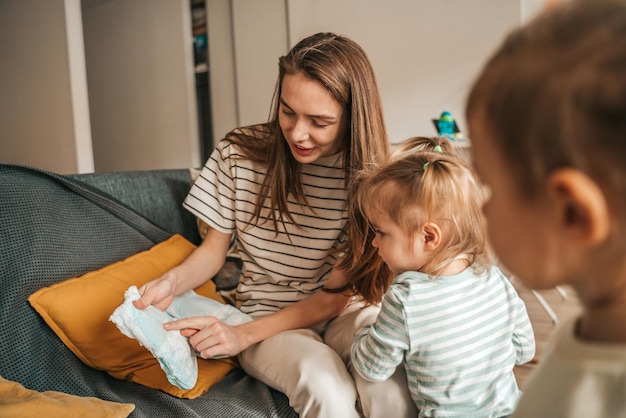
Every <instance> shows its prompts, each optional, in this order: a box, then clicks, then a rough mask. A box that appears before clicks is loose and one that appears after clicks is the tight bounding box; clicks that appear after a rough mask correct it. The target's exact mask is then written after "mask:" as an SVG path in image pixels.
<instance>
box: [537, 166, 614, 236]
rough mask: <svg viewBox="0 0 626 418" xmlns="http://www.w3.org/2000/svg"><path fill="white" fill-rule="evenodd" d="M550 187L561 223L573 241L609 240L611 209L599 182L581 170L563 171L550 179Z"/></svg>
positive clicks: (549, 192)
mask: <svg viewBox="0 0 626 418" xmlns="http://www.w3.org/2000/svg"><path fill="white" fill-rule="evenodd" d="M547 187H548V196H549V197H550V198H551V201H552V202H553V203H554V204H555V208H556V211H557V213H556V216H557V220H558V222H559V223H560V227H562V228H563V230H564V231H565V233H566V234H567V236H568V238H569V239H573V240H577V241H578V242H579V243H582V244H587V245H597V244H600V243H601V242H603V241H604V240H605V239H606V238H607V237H608V234H609V229H610V213H609V208H608V204H607V201H606V198H605V196H604V193H603V192H602V190H601V189H600V187H598V185H597V183H596V182H595V181H593V180H592V179H591V178H589V177H588V176H587V175H586V174H584V173H582V172H581V171H579V170H575V169H571V168H563V169H559V170H556V171H554V172H553V173H552V174H551V175H550V176H549V177H548V182H547Z"/></svg>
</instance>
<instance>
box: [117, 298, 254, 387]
mask: <svg viewBox="0 0 626 418" xmlns="http://www.w3.org/2000/svg"><path fill="white" fill-rule="evenodd" d="M138 299H139V291H138V290H137V287H136V286H131V287H129V288H128V290H126V292H124V302H123V303H122V304H121V305H120V306H118V307H117V308H116V309H115V311H114V312H113V314H112V315H111V317H110V318H109V320H110V321H112V322H113V323H115V325H117V327H118V328H119V330H120V331H121V332H122V334H124V335H126V336H127V337H129V338H133V339H136V340H137V341H138V342H139V344H140V345H142V346H144V347H145V348H146V349H147V350H148V351H150V353H151V354H152V355H153V356H154V357H155V358H156V359H157V360H158V362H159V364H160V365H161V368H162V369H163V371H164V372H165V375H166V376H167V380H168V381H169V382H170V383H171V384H173V385H175V386H177V387H179V388H181V389H184V390H187V389H191V388H193V387H194V386H195V385H196V381H197V380H198V361H197V358H196V353H195V351H194V350H193V348H192V347H191V345H190V344H189V341H188V340H187V338H186V337H183V336H182V335H181V334H180V331H178V330H173V331H166V330H165V329H164V328H163V324H164V323H165V322H169V321H172V320H175V319H182V318H188V317H192V316H214V317H216V318H218V319H220V320H221V321H223V322H226V323H227V324H229V325H239V324H243V323H245V322H249V321H251V320H252V318H250V316H249V315H247V314H244V313H243V312H241V311H240V310H238V309H237V308H235V307H234V306H231V305H225V304H222V303H220V302H218V301H216V300H213V299H209V298H206V297H204V296H200V295H198V294H197V293H196V292H194V291H193V290H190V291H188V292H186V293H184V294H182V295H180V296H178V297H176V298H174V301H173V302H172V303H171V305H170V306H169V308H168V309H167V310H166V311H165V312H164V311H161V310H159V309H158V308H155V307H154V306H148V307H147V308H146V309H144V310H141V309H137V308H135V306H134V305H133V303H132V302H133V301H135V300H138Z"/></svg>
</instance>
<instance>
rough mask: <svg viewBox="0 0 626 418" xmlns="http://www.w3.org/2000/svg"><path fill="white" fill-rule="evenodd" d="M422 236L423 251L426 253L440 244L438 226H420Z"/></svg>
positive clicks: (431, 224) (426, 224)
mask: <svg viewBox="0 0 626 418" xmlns="http://www.w3.org/2000/svg"><path fill="white" fill-rule="evenodd" d="M422 234H423V236H424V249H425V250H426V251H433V250H436V249H437V247H439V245H440V244H441V240H442V236H441V228H439V225H437V224H435V223H432V222H427V223H425V224H424V225H422Z"/></svg>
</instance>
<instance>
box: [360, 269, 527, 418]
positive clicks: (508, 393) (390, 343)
mask: <svg viewBox="0 0 626 418" xmlns="http://www.w3.org/2000/svg"><path fill="white" fill-rule="evenodd" d="M351 354H352V363H353V365H354V368H355V369H356V371H357V372H358V373H359V374H360V375H361V376H363V377H364V378H365V379H367V380H371V381H376V380H386V379H387V378H389V377H390V376H391V375H392V374H393V373H394V371H395V369H396V367H397V366H398V365H399V364H401V363H402V362H404V363H405V368H406V372H407V380H408V387H409V391H410V393H411V397H412V398H413V401H414V402H415V405H416V406H417V408H418V409H419V410H420V416H421V417H431V416H437V417H465V418H470V417H500V416H505V415H508V414H510V413H512V412H513V410H514V408H515V406H516V404H517V401H518V398H519V395H520V391H519V389H518V387H517V383H516V381H515V376H514V374H513V367H514V365H515V364H522V363H525V362H528V361H529V360H531V359H532V358H533V356H534V354H535V339H534V334H533V329H532V326H531V323H530V319H529V318H528V314H527V312H526V307H525V305H524V302H523V301H522V300H521V299H520V298H519V296H518V294H517V292H516V290H515V288H513V286H512V285H511V283H510V282H509V280H508V279H507V278H506V277H505V276H504V275H503V274H502V273H501V272H500V270H499V269H498V268H497V267H491V268H489V269H488V270H487V271H485V272H482V273H477V272H476V271H475V269H473V268H472V267H470V268H467V269H466V270H464V271H463V272H461V273H459V274H457V275H454V276H445V277H435V278H433V277H429V276H428V275H426V274H423V273H420V272H405V273H402V274H400V275H399V276H397V277H396V278H395V279H394V282H393V284H392V285H391V287H390V289H389V291H388V292H387V294H386V295H385V297H384V299H383V302H382V307H381V311H380V314H379V315H378V318H377V320H376V322H375V323H374V324H372V325H371V326H368V327H365V328H363V329H361V330H360V331H359V332H357V335H356V336H355V341H354V344H353V346H352V353H351Z"/></svg>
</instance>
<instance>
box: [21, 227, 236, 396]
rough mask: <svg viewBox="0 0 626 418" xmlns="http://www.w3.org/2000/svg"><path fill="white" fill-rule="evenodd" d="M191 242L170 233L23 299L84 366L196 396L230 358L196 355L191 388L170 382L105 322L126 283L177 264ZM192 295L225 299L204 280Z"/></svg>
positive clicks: (135, 345) (225, 367)
mask: <svg viewBox="0 0 626 418" xmlns="http://www.w3.org/2000/svg"><path fill="white" fill-rule="evenodd" d="M194 249H195V246H194V245H193V244H192V243H190V242H189V241H187V240H186V239H185V238H183V237H182V236H180V235H174V236H172V237H171V238H169V239H168V240H166V241H163V242H161V243H159V244H157V245H155V246H154V247H152V248H151V249H149V250H147V251H144V252H141V253H138V254H135V255H133V256H131V257H129V258H127V259H125V260H123V261H119V262H117V263H114V264H111V265H109V266H106V267H104V268H102V269H99V270H96V271H93V272H90V273H87V274H85V275H83V276H80V277H76V278H72V279H68V280H65V281H63V282H60V283H56V284H54V285H52V286H50V287H45V288H42V289H40V290H38V291H37V292H35V293H33V294H32V295H31V296H30V297H29V298H28V301H29V302H30V304H31V306H32V307H33V308H35V310H36V311H37V312H38V313H39V315H41V317H42V318H43V319H44V321H45V322H46V323H47V324H48V326H50V328H52V330H53V331H54V332H55V333H56V334H57V335H58V336H59V338H60V339H61V341H63V343H64V344H65V345H66V346H67V347H68V348H69V349H70V350H72V352H73V353H74V354H75V355H76V356H77V357H78V358H79V359H81V360H82V361H83V362H84V363H85V364H87V365H88V366H90V367H93V368H94V369H98V370H104V371H106V372H107V373H109V374H110V375H111V376H113V377H115V378H118V379H122V380H130V381H132V382H135V383H139V384H142V385H145V386H148V387H151V388H154V389H159V390H161V391H163V392H166V393H169V394H170V395H173V396H176V397H179V398H188V399H193V398H196V397H198V396H200V395H202V394H203V393H205V392H206V391H207V390H208V389H209V388H210V387H211V386H212V385H213V384H214V383H216V382H217V381H219V380H220V379H222V378H223V377H224V376H226V374H228V372H230V371H231V370H233V369H234V368H235V367H237V363H236V361H235V360H234V359H232V358H226V359H211V360H204V359H201V358H198V381H197V383H196V386H194V387H193V388H192V389H189V390H184V389H180V388H178V387H176V386H174V385H172V384H171V383H170V382H169V381H168V380H167V377H166V375H165V372H164V371H163V370H162V369H161V367H160V366H159V363H158V361H157V360H156V359H155V358H154V357H153V356H152V354H150V352H149V351H148V350H147V349H146V348H144V347H142V346H141V345H139V343H138V342H137V341H136V340H134V339H131V338H128V337H126V336H125V335H123V334H122V333H121V332H120V331H119V329H118V328H117V327H116V326H115V324H114V323H113V322H111V321H109V317H110V315H111V313H112V312H113V311H114V310H115V308H117V307H118V306H119V305H120V304H121V303H122V301H123V299H124V291H126V289H128V287H129V286H131V285H135V286H137V287H139V286H141V285H142V284H144V283H146V282H148V281H150V280H153V279H156V278H158V277H160V276H161V275H162V274H163V273H165V272H166V271H167V270H169V269H171V268H172V267H174V266H176V265H178V264H180V263H181V262H182V261H183V260H184V259H185V258H187V256H188V255H189V254H190V253H191V252H192V251H193V250H194ZM195 291H196V293H198V294H200V295H203V296H206V297H209V298H212V299H215V300H218V301H220V302H222V303H224V300H223V299H222V297H221V296H220V295H219V294H218V293H217V291H216V289H215V284H214V283H213V282H212V281H208V282H207V283H205V284H204V285H202V286H200V287H199V288H197V289H195Z"/></svg>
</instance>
